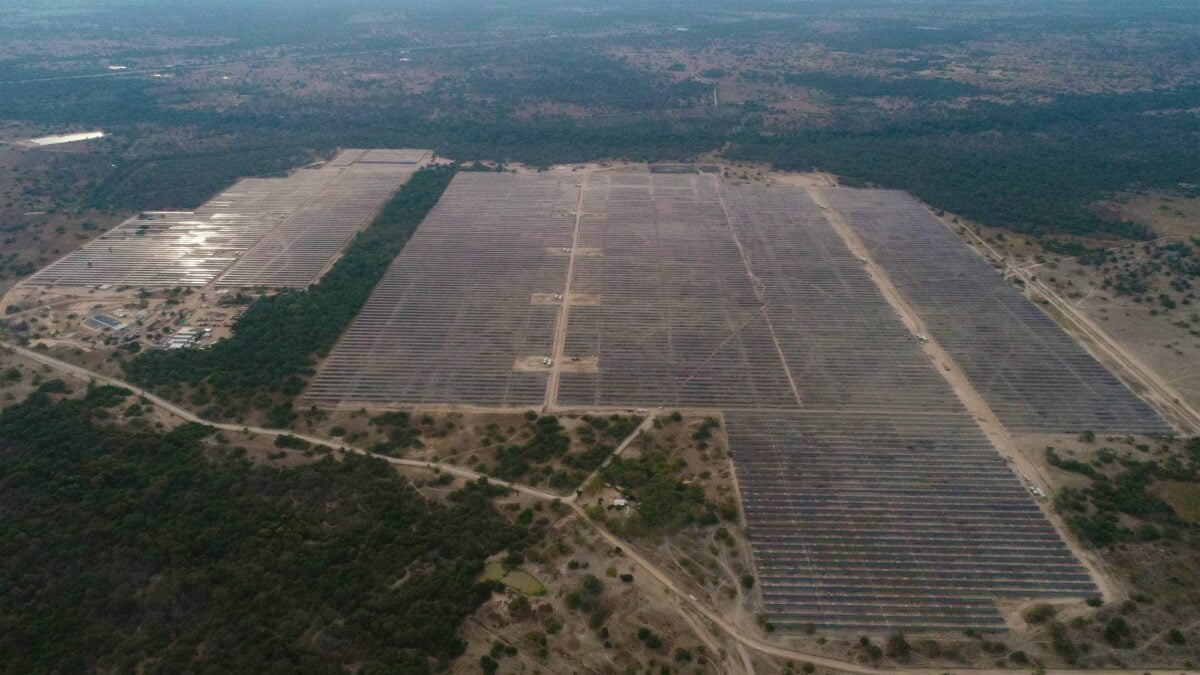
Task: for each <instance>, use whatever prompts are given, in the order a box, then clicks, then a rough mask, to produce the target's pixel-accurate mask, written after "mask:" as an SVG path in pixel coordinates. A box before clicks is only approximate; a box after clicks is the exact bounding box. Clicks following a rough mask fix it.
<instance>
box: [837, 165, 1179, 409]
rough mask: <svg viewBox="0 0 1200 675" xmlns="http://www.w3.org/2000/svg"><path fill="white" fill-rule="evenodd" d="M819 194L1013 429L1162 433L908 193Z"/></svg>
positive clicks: (1089, 359) (1124, 393)
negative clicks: (854, 233) (858, 238)
mask: <svg viewBox="0 0 1200 675" xmlns="http://www.w3.org/2000/svg"><path fill="white" fill-rule="evenodd" d="M823 194H824V196H825V198H826V199H828V200H829V203H830V205H831V206H832V207H833V208H834V209H836V210H838V211H839V212H841V213H842V214H843V215H844V216H845V218H846V221H847V222H848V223H849V224H850V226H851V227H853V229H854V230H855V232H856V233H857V234H858V236H859V237H860V238H861V239H862V240H863V242H864V243H865V244H866V245H867V246H868V248H869V249H870V251H871V254H872V256H873V257H874V258H875V259H876V260H877V261H878V262H879V264H880V265H882V266H883V268H884V269H885V270H887V274H888V276H889V277H890V278H891V279H892V281H893V283H894V284H895V285H896V287H897V288H898V289H899V290H900V291H901V292H902V293H903V294H904V295H905V296H906V297H907V298H908V300H909V302H910V303H911V304H912V305H913V307H914V308H915V309H916V310H917V311H918V313H919V314H920V315H921V317H922V319H923V320H924V322H925V324H926V326H927V327H928V329H929V332H930V333H931V335H932V336H933V337H935V338H937V340H938V342H939V343H940V344H941V345H942V346H943V347H945V349H946V351H947V352H949V353H950V355H951V356H952V357H953V358H954V360H955V361H956V362H957V363H958V364H959V365H960V366H961V367H962V369H963V371H964V372H965V373H966V374H967V377H968V378H969V379H970V380H971V383H972V385H974V387H975V388H976V389H977V390H978V391H979V392H980V393H981V394H982V395H983V397H984V398H985V399H986V400H987V402H988V405H989V406H990V407H991V408H992V410H993V411H995V413H996V415H997V416H998V417H999V418H1000V420H1001V422H1003V423H1004V425H1005V426H1006V427H1008V428H1009V429H1011V430H1013V431H1017V432H1078V431H1084V430H1094V431H1097V432H1100V431H1103V432H1109V433H1168V432H1170V431H1171V429H1170V427H1169V426H1168V425H1167V424H1166V423H1165V422H1163V420H1162V419H1161V418H1160V417H1159V416H1158V414H1157V413H1155V412H1154V410H1153V409H1152V408H1151V407H1150V406H1149V405H1147V404H1146V403H1145V402H1143V401H1142V400H1141V399H1139V398H1138V397H1137V396H1135V395H1134V394H1133V393H1132V392H1130V391H1129V389H1127V388H1126V387H1125V386H1124V385H1123V384H1121V382H1120V381H1119V380H1117V378H1116V377H1114V376H1113V375H1112V374H1111V373H1110V372H1109V371H1108V370H1106V369H1105V368H1104V366H1102V365H1100V363H1099V362H1097V361H1096V360H1095V359H1094V358H1092V356H1091V355H1090V354H1088V353H1087V352H1086V351H1085V350H1084V349H1083V348H1082V347H1081V346H1080V345H1079V344H1078V343H1077V342H1076V341H1075V340H1074V339H1072V338H1071V337H1070V336H1069V335H1067V334H1066V333H1065V332H1064V331H1063V330H1062V329H1061V328H1059V327H1058V325H1057V324H1055V323H1054V321H1053V320H1052V319H1050V317H1048V316H1046V314H1045V313H1043V312H1042V311H1041V310H1040V309H1038V308H1037V306H1036V305H1035V304H1034V303H1033V302H1031V301H1030V300H1028V299H1027V298H1025V296H1023V295H1022V294H1021V293H1020V292H1019V291H1017V290H1016V289H1015V288H1013V287H1012V285H1011V284H1009V283H1007V282H1006V281H1005V280H1004V279H1003V277H1002V276H1001V275H999V274H998V273H997V272H996V271H995V270H994V269H993V268H992V267H991V265H989V264H988V263H987V261H985V260H984V259H983V258H982V257H980V256H979V255H978V254H976V253H975V252H974V251H972V250H971V249H970V248H968V247H967V246H966V245H965V244H963V242H962V241H961V240H959V238H958V237H957V236H956V235H955V234H954V233H953V232H951V231H950V230H949V229H947V228H946V227H945V226H944V225H943V224H942V223H941V222H940V221H939V220H938V219H937V218H935V217H934V216H933V214H931V213H930V212H929V211H928V210H927V209H925V208H924V207H923V206H921V204H919V203H918V202H917V201H916V200H914V199H913V198H912V197H911V196H909V195H907V194H906V193H903V192H895V191H889V190H850V189H839V188H827V189H824V190H823Z"/></svg>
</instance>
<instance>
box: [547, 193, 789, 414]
mask: <svg viewBox="0 0 1200 675" xmlns="http://www.w3.org/2000/svg"><path fill="white" fill-rule="evenodd" d="M579 246H580V249H581V250H591V251H595V252H597V253H598V254H597V255H590V256H582V257H577V258H576V261H575V278H574V279H573V280H572V291H573V292H578V293H586V294H591V295H594V296H596V297H598V298H599V300H600V301H599V303H598V304H595V305H589V306H572V307H571V308H570V314H569V320H568V324H567V344H566V350H567V353H568V354H570V355H574V356H592V355H595V356H598V357H599V362H600V369H599V372H598V373H564V374H563V375H562V377H561V384H560V387H559V397H558V400H559V403H562V404H564V405H643V406H658V405H668V406H731V405H753V406H768V407H792V408H795V407H797V405H798V402H797V400H796V397H795V394H794V393H793V392H792V390H791V388H790V385H789V383H788V380H787V375H786V372H785V371H784V369H783V367H782V364H781V363H780V361H779V355H778V352H777V351H776V349H775V347H774V345H773V343H772V341H771V335H770V330H769V326H768V317H767V315H766V313H765V312H764V311H763V306H762V303H761V302H760V301H759V299H758V298H757V296H756V294H755V289H754V285H753V283H752V282H751V280H750V279H749V277H747V276H746V268H745V265H744V264H743V262H742V258H741V256H740V254H739V251H738V247H737V244H736V243H735V241H734V239H733V237H732V233H731V232H730V229H729V223H728V221H727V220H726V218H725V215H724V213H723V211H722V208H721V202H720V195H719V192H718V188H717V179H716V178H715V177H714V176H700V175H672V174H650V173H636V174H628V173H626V174H621V173H614V174H603V173H599V174H593V175H592V176H590V177H589V180H588V185H587V190H586V192H585V194H584V201H583V213H582V216H581V222H580V234H579Z"/></svg>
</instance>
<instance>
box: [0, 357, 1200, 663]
mask: <svg viewBox="0 0 1200 675" xmlns="http://www.w3.org/2000/svg"><path fill="white" fill-rule="evenodd" d="M0 347H3V348H7V349H11V350H12V351H14V352H16V353H17V354H19V355H21V356H22V357H25V358H27V359H29V360H31V361H35V362H37V363H40V364H43V365H46V366H49V367H51V368H53V369H55V370H58V371H59V372H63V373H67V374H69V375H72V376H74V377H78V378H80V379H83V380H94V381H96V382H102V383H104V384H110V385H113V386H116V387H124V388H125V389H129V390H130V391H132V392H133V393H134V394H137V395H138V396H142V397H145V398H146V400H148V401H150V402H151V403H154V404H155V405H157V406H159V407H161V408H162V409H163V410H166V411H167V412H169V413H171V414H173V415H175V416H177V417H179V418H180V419H183V420H185V421H188V422H197V423H199V424H205V425H208V426H211V427H214V428H217V429H223V430H227V431H232V432H235V433H242V432H243V431H250V432H252V433H258V434H264V435H271V436H282V435H290V436H295V437H297V438H303V439H304V440H307V441H309V442H310V443H317V444H320V445H329V446H333V447H344V448H345V449H346V451H347V452H355V453H358V454H361V455H366V456H371V457H378V458H379V459H382V460H384V461H386V462H388V463H390V464H393V465H397V466H408V467H413V468H418V469H426V470H429V471H444V472H446V473H449V474H451V475H455V476H459V477H462V478H466V479H468V480H477V479H479V478H485V477H486V478H487V479H488V481H490V482H492V483H494V484H496V485H503V486H505V487H509V488H511V489H513V490H515V491H517V492H520V493H521V494H525V495H528V496H530V497H534V498H536V499H543V500H546V501H558V502H562V501H563V499H562V497H560V496H559V495H556V494H552V493H549V492H546V491H544V490H538V489H537V488H532V487H529V486H527V485H521V484H519V483H510V482H507V481H502V480H498V479H496V478H492V477H490V476H484V475H483V474H480V473H477V472H475V471H471V470H470V469H464V468H462V467H457V466H451V465H448V464H438V463H436V462H420V461H416V460H406V459H399V458H395V457H387V456H384V455H377V454H375V453H373V452H370V451H368V450H363V449H361V448H353V447H349V446H345V445H344V444H342V443H339V442H336V441H333V440H331V439H324V438H318V437H315V436H307V435H303V434H298V433H295V432H293V431H291V430H289V429H264V428H261V427H245V426H238V425H236V424H221V423H213V422H209V421H207V420H203V419H200V418H199V417H197V416H196V415H195V414H193V413H191V412H189V411H188V410H185V409H184V408H180V407H179V406H177V405H175V404H173V403H171V402H170V401H167V400H165V399H163V398H161V397H158V396H155V395H154V394H151V393H149V392H147V391H145V390H143V389H141V388H140V387H136V386H134V385H132V384H129V383H128V382H124V381H122V380H118V379H116V378H113V377H108V376H107V375H102V374H100V373H96V372H93V371H91V370H88V369H86V368H82V367H80V366H76V365H73V364H70V363H67V362H65V361H60V360H58V359H55V358H53V357H50V356H46V355H45V354H39V353H38V352H35V351H33V350H30V349H25V348H24V347H18V346H17V345H13V344H10V343H7V342H0ZM568 506H569V507H570V508H571V509H572V510H573V511H574V512H575V514H576V515H577V516H578V517H579V518H580V519H581V520H582V521H583V522H585V523H587V524H588V525H590V526H591V527H592V528H593V529H595V530H596V533H597V534H599V535H600V537H601V538H603V539H604V540H605V541H607V542H608V543H610V544H612V545H613V546H615V547H620V549H621V551H622V552H623V553H624V555H625V557H627V558H628V559H629V560H631V561H632V562H633V563H634V564H636V565H637V566H638V567H641V568H642V570H644V571H645V572H646V573H647V574H649V575H650V576H651V577H652V578H653V579H655V580H656V581H658V582H659V584H660V585H661V586H662V587H663V588H664V589H665V590H666V591H668V592H669V593H670V594H671V595H674V596H675V597H676V598H678V600H679V603H680V605H681V606H683V607H685V608H688V609H690V610H691V611H693V612H695V613H696V614H698V615H700V616H702V617H704V618H705V619H707V620H708V621H709V622H711V623H712V624H713V625H714V626H716V627H717V628H720V629H721V630H722V631H724V632H725V633H727V634H728V635H730V636H731V637H732V638H733V639H734V640H736V641H737V642H738V643H739V644H741V645H742V646H744V647H746V648H748V649H753V650H755V651H757V652H760V653H762V654H767V655H770V656H775V657H779V658H783V659H789V660H792V661H797V662H801V663H803V662H808V663H812V664H814V665H817V666H820V667H823V668H827V669H829V670H831V671H833V672H838V673H853V674H855V675H889V674H898V675H944V674H945V673H953V672H961V673H973V674H975V675H1013V673H1015V672H1020V671H1015V670H1012V669H1004V668H955V669H947V668H882V667H875V666H869V665H862V664H856V663H847V662H844V661H840V660H837V659H832V658H829V657H826V656H821V655H818V654H808V653H805V652H801V651H797V650H795V649H788V648H787V647H783V646H779V645H775V644H771V643H769V642H766V641H764V640H762V639H760V638H758V637H755V636H753V635H748V634H746V633H744V632H743V631H742V630H741V629H740V628H738V627H737V626H735V625H733V624H732V623H730V622H729V621H726V620H725V619H724V618H723V617H722V616H721V615H720V614H719V613H717V611H716V610H714V609H712V608H710V607H709V606H707V605H705V604H704V603H702V602H700V601H698V600H694V599H692V597H691V596H690V595H688V594H687V593H685V592H684V591H683V590H682V589H680V588H679V587H678V586H677V585H675V582H674V581H672V580H671V577H670V576H669V575H668V574H666V573H665V572H663V571H662V570H660V569H659V568H658V567H656V566H655V565H654V564H653V563H651V562H650V561H649V560H647V559H646V558H644V557H642V556H641V555H640V554H639V553H638V552H637V551H636V550H634V548H633V546H632V545H631V544H630V543H629V542H627V541H625V540H623V539H621V538H620V537H617V536H616V535H614V534H613V533H611V532H609V531H608V530H607V529H605V528H604V527H603V526H601V525H598V524H596V523H595V522H593V521H592V520H591V519H590V518H588V516H587V513H585V512H584V510H583V509H582V508H581V507H580V506H579V505H578V504H568ZM1045 673H1047V674H1048V675H1118V674H1120V675H1125V674H1127V673H1145V674H1147V675H1186V673H1187V671H1185V670H1181V669H1145V668H1131V669H1098V670H1082V669H1068V668H1061V669H1049V670H1046V671H1045Z"/></svg>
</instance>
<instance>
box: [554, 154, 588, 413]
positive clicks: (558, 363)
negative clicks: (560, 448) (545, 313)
mask: <svg viewBox="0 0 1200 675" xmlns="http://www.w3.org/2000/svg"><path fill="white" fill-rule="evenodd" d="M590 174H591V172H590V171H585V172H584V173H583V177H582V178H580V180H579V202H578V203H577V204H575V230H574V231H573V232H572V233H571V252H570V254H569V255H568V256H567V279H566V281H564V282H563V292H562V303H560V305H559V307H558V323H557V324H555V326H554V351H553V353H552V354H551V355H550V358H551V359H553V361H554V362H553V363H551V364H550V376H549V377H547V378H546V401H545V409H546V410H550V409H551V408H553V407H554V406H555V405H556V404H557V403H558V380H559V375H561V374H562V362H563V352H564V351H566V345H567V320H568V319H569V318H570V314H571V279H572V278H574V276H575V252H576V251H578V250H579V229H580V224H581V223H582V221H583V197H584V195H585V194H586V193H587V183H588V176H589V175H590Z"/></svg>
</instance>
